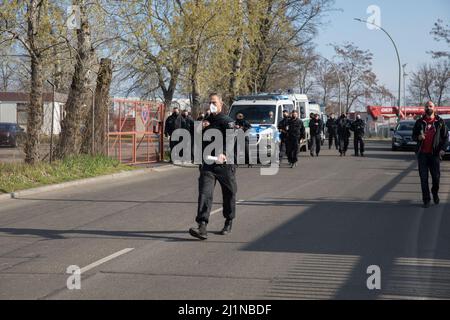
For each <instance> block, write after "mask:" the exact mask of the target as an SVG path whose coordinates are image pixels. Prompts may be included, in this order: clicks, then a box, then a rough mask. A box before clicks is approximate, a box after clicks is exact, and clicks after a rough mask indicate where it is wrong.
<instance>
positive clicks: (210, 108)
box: [209, 103, 217, 113]
mask: <svg viewBox="0 0 450 320" xmlns="http://www.w3.org/2000/svg"><path fill="white" fill-rule="evenodd" d="M209 110H210V111H211V113H216V112H217V107H216V105H215V104H214V103H211V104H210V105H209Z"/></svg>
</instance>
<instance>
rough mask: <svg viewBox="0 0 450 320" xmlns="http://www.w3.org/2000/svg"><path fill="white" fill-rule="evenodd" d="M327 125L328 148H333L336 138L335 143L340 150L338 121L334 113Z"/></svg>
mask: <svg viewBox="0 0 450 320" xmlns="http://www.w3.org/2000/svg"><path fill="white" fill-rule="evenodd" d="M326 127H327V131H328V149H331V146H332V145H333V140H334V145H335V146H336V150H338V138H337V121H336V117H335V115H334V113H332V114H331V116H330V118H328V120H327V123H326Z"/></svg>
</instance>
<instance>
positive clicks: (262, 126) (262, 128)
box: [229, 94, 294, 157]
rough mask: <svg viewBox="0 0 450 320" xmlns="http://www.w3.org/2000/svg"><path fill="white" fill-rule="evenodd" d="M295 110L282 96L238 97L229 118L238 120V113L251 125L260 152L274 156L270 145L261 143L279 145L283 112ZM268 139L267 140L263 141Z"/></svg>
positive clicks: (288, 100)
mask: <svg viewBox="0 0 450 320" xmlns="http://www.w3.org/2000/svg"><path fill="white" fill-rule="evenodd" d="M293 109H294V105H293V103H292V100H291V99H289V97H288V96H286V95H281V94H256V95H247V96H238V97H237V98H236V99H235V101H234V102H233V104H232V105H231V108H230V112H229V116H230V117H231V118H232V119H236V115H237V114H238V113H242V114H243V115H244V119H245V120H247V121H248V122H249V123H250V124H251V126H252V127H251V129H250V131H249V136H250V138H253V140H256V141H257V143H256V144H257V146H258V150H259V152H266V153H267V156H269V157H270V156H272V155H273V153H272V151H273V150H272V146H271V144H270V143H267V144H266V145H262V144H261V141H268V142H270V141H274V142H277V143H279V141H280V136H279V132H278V123H279V122H280V121H281V119H282V118H283V110H288V111H289V112H291V111H292V110H293ZM263 138H267V140H262V139H263Z"/></svg>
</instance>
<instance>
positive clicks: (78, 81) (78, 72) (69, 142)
mask: <svg viewBox="0 0 450 320" xmlns="http://www.w3.org/2000/svg"><path fill="white" fill-rule="evenodd" d="M74 4H77V5H79V7H80V18H81V27H80V29H79V30H77V39H78V48H77V62H76V65H75V71H74V74H73V77H72V84H71V87H70V91H69V96H68V98H67V103H66V106H65V110H66V117H65V118H64V119H63V121H62V123H61V137H60V139H59V144H58V147H57V150H56V156H57V157H58V158H64V157H66V156H68V155H72V154H78V153H79V151H80V144H81V138H80V137H81V134H80V127H81V124H80V120H81V113H82V108H83V104H85V102H86V96H87V87H88V84H89V78H88V77H89V73H88V71H89V68H90V66H91V60H92V59H91V58H92V46H91V37H90V30H89V22H88V18H87V15H86V6H85V3H84V1H83V0H77V1H74Z"/></svg>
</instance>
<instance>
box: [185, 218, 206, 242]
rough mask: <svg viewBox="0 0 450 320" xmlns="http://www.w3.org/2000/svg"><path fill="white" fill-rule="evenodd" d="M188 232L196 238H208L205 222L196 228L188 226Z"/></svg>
mask: <svg viewBox="0 0 450 320" xmlns="http://www.w3.org/2000/svg"><path fill="white" fill-rule="evenodd" d="M189 233H190V234H191V236H193V237H195V238H198V239H200V240H206V239H208V232H207V231H206V223H204V222H203V223H200V224H199V225H198V228H190V229H189Z"/></svg>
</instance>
